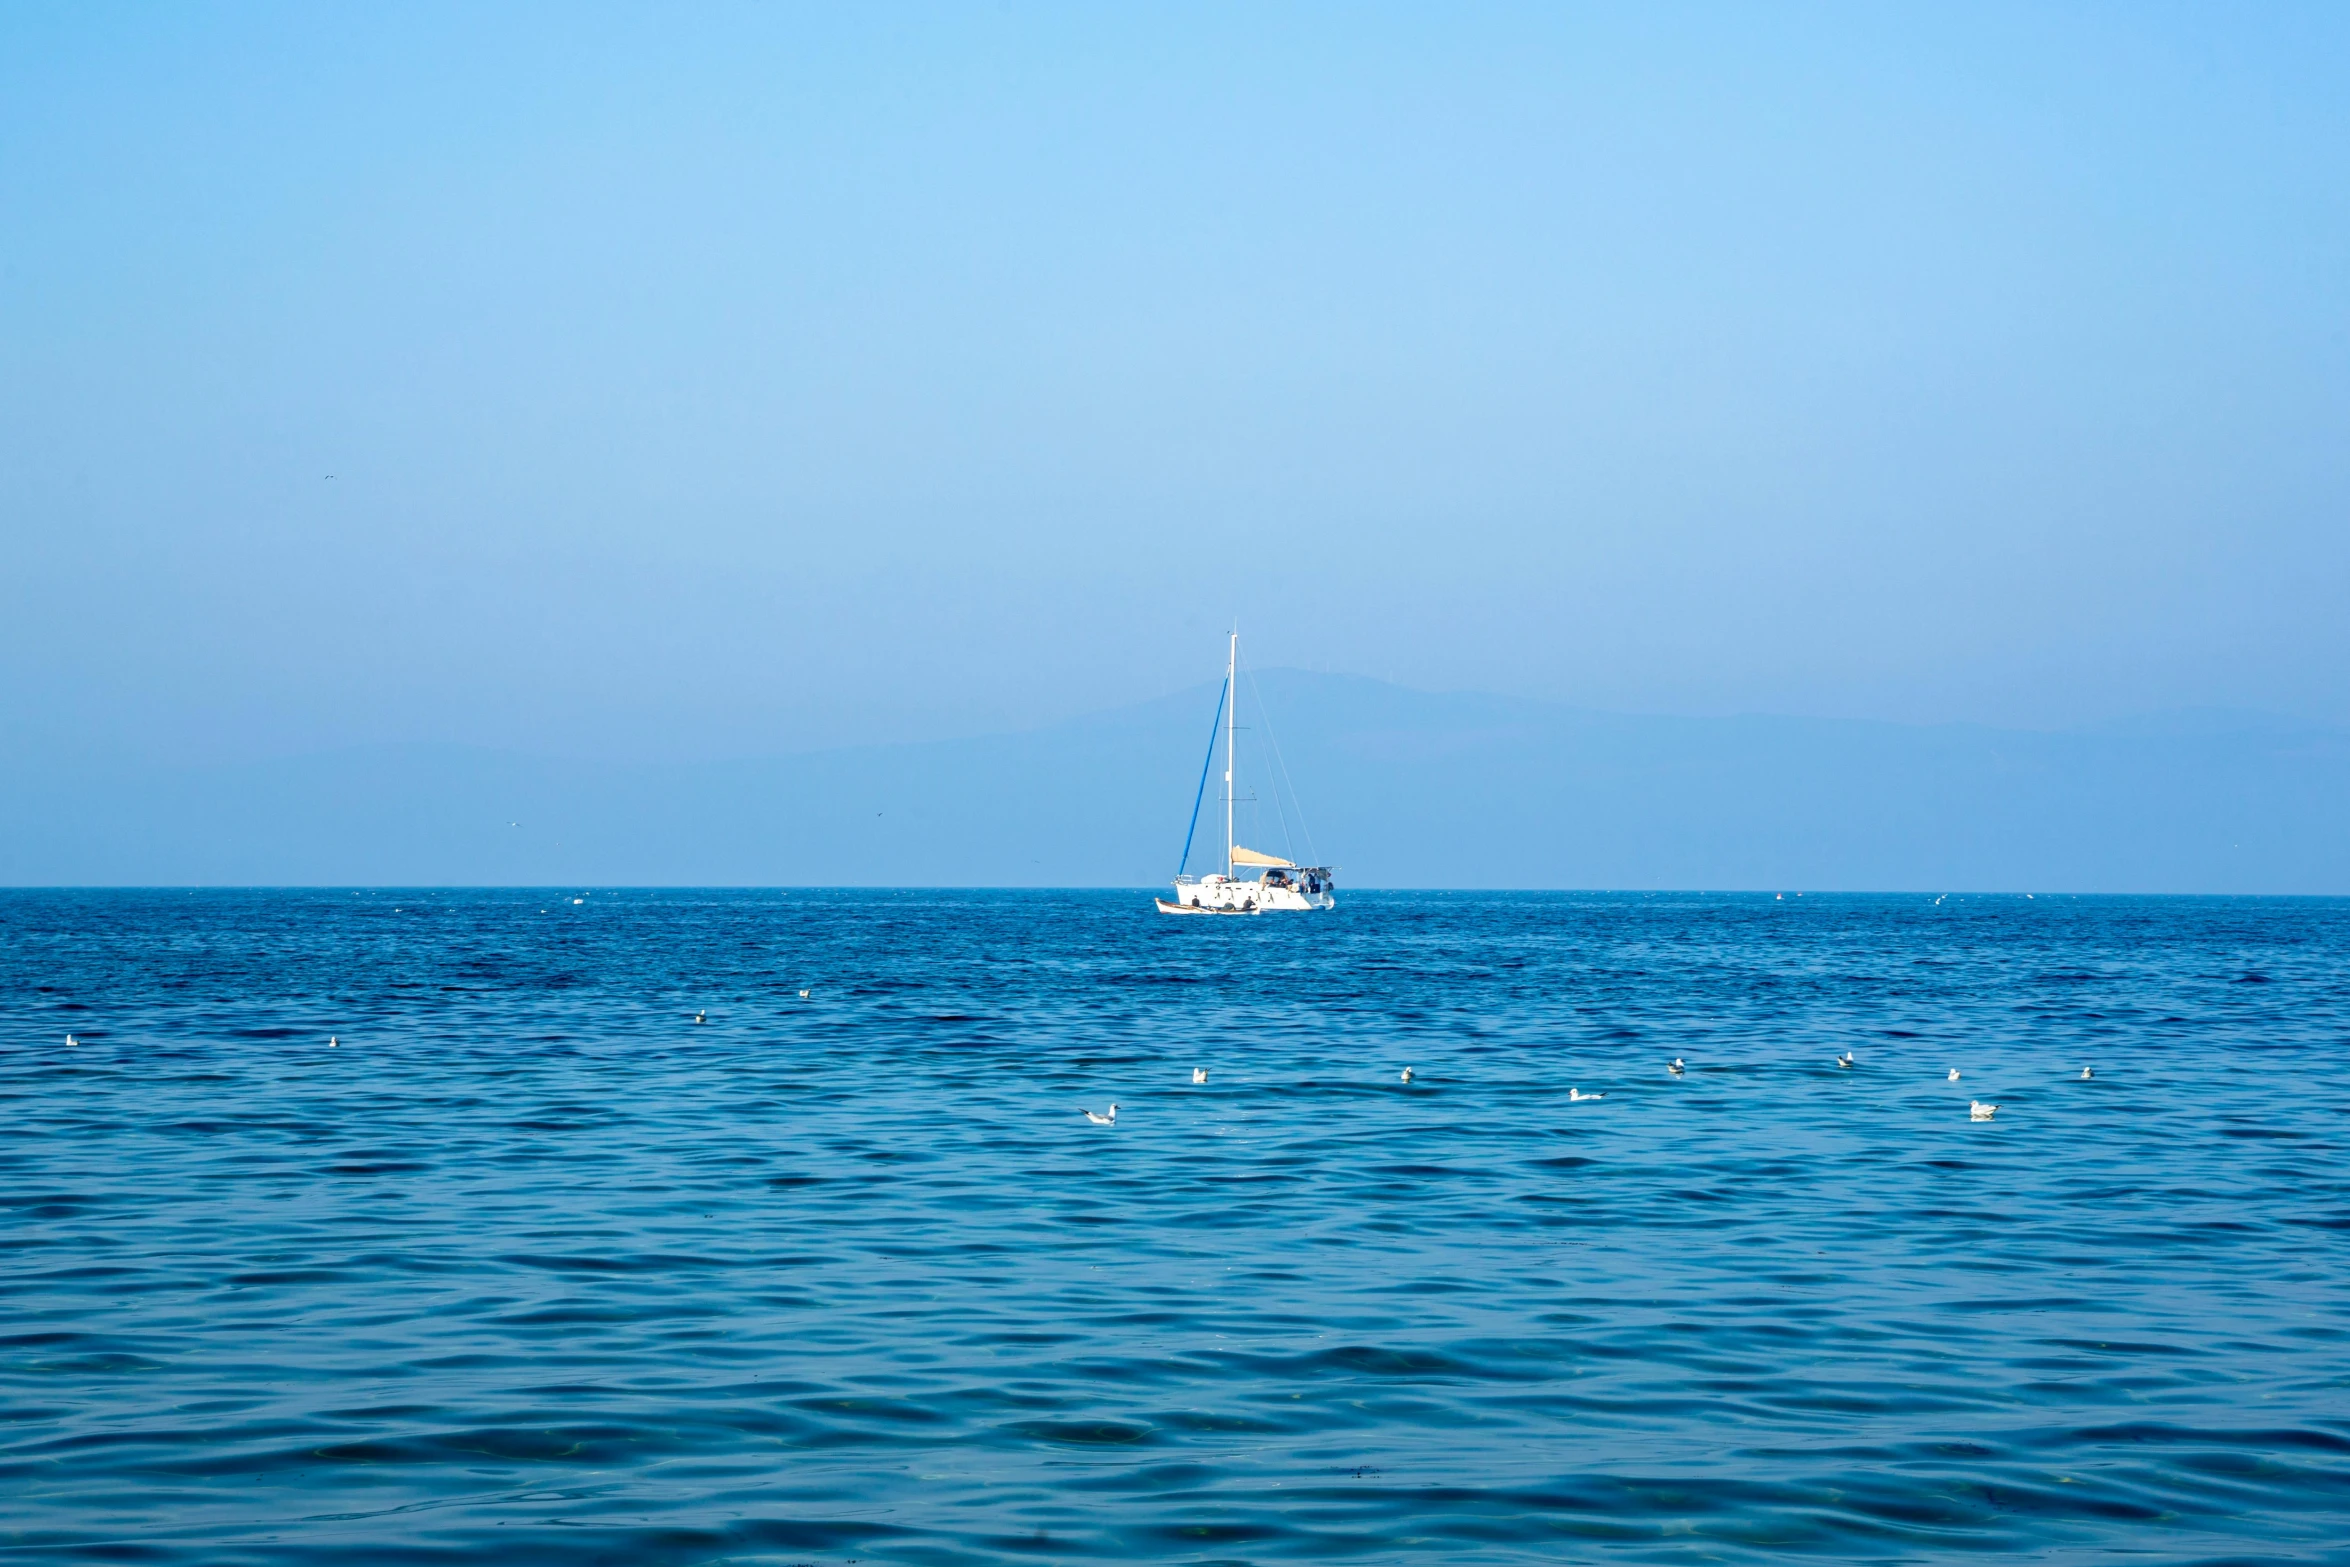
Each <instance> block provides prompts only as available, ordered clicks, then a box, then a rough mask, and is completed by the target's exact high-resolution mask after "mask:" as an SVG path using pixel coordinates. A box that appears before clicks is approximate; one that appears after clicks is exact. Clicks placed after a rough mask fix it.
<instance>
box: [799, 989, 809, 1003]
mask: <svg viewBox="0 0 2350 1567" xmlns="http://www.w3.org/2000/svg"><path fill="white" fill-rule="evenodd" d="M800 999H801V1000H802V1001H805V1000H807V999H808V993H807V992H806V991H804V990H803V991H801V992H800Z"/></svg>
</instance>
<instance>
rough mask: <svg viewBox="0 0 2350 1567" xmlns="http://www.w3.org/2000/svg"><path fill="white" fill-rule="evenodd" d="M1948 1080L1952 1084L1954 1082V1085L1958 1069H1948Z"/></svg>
mask: <svg viewBox="0 0 2350 1567" xmlns="http://www.w3.org/2000/svg"><path fill="white" fill-rule="evenodd" d="M1950 1080H1951V1081H1952V1082H1954V1083H1955V1082H1957V1081H1958V1068H1957V1067H1952V1068H1951V1069H1950Z"/></svg>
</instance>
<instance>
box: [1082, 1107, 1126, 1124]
mask: <svg viewBox="0 0 2350 1567" xmlns="http://www.w3.org/2000/svg"><path fill="white" fill-rule="evenodd" d="M1085 1118H1086V1119H1087V1120H1088V1121H1091V1122H1092V1123H1093V1124H1094V1125H1096V1126H1116V1125H1117V1124H1118V1107H1117V1106H1116V1105H1112V1106H1110V1113H1109V1114H1108V1115H1096V1114H1094V1113H1093V1112H1092V1111H1091V1110H1088V1111H1086V1112H1085Z"/></svg>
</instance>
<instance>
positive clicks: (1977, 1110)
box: [1966, 1099, 1999, 1121]
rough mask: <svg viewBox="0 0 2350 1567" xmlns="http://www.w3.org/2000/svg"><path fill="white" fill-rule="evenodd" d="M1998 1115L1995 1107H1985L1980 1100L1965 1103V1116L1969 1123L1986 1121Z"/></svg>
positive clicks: (1997, 1109) (1997, 1108)
mask: <svg viewBox="0 0 2350 1567" xmlns="http://www.w3.org/2000/svg"><path fill="white" fill-rule="evenodd" d="M1998 1113H1999V1107H1998V1106H1997V1105H1987V1104H1985V1103H1983V1101H1982V1100H1980V1099H1970V1100H1968V1101H1967V1107H1966V1115H1967V1119H1968V1120H1970V1121H1988V1120H1990V1119H1991V1117H1993V1116H1995V1115H1997V1114H1998Z"/></svg>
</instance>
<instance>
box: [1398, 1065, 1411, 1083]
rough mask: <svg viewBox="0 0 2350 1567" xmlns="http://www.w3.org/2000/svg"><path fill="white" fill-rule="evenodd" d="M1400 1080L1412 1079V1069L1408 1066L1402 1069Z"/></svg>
mask: <svg viewBox="0 0 2350 1567" xmlns="http://www.w3.org/2000/svg"><path fill="white" fill-rule="evenodd" d="M1400 1080H1401V1081H1403V1082H1406V1083H1408V1082H1410V1081H1411V1080H1412V1069H1411V1068H1410V1067H1408V1066H1407V1067H1405V1068H1404V1069H1403V1077H1402V1078H1401V1079H1400Z"/></svg>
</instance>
